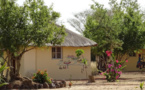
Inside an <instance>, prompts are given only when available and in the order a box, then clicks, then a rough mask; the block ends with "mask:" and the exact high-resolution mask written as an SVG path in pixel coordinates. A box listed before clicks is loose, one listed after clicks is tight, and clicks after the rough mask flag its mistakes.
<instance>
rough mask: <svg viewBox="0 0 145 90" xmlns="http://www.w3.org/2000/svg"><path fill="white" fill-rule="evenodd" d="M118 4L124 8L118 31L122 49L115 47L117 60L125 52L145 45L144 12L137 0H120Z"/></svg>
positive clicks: (127, 52)
mask: <svg viewBox="0 0 145 90" xmlns="http://www.w3.org/2000/svg"><path fill="white" fill-rule="evenodd" d="M120 6H121V7H122V10H124V16H123V22H122V24H121V25H120V28H121V32H120V33H119V39H120V40H121V41H123V44H122V49H115V53H116V58H117V59H119V60H121V59H122V57H123V56H124V55H125V54H129V53H131V52H134V51H136V50H139V49H142V48H144V45H145V36H144V35H145V26H144V20H143V17H144V14H143V13H142V11H141V10H140V8H139V4H138V3H137V0H122V1H121V3H120ZM127 58H128V57H127Z"/></svg>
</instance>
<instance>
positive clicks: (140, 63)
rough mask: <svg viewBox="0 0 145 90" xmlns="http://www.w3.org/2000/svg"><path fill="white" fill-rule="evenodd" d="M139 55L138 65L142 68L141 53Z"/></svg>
mask: <svg viewBox="0 0 145 90" xmlns="http://www.w3.org/2000/svg"><path fill="white" fill-rule="evenodd" d="M138 56H139V57H138V61H137V65H138V66H139V67H140V69H141V65H142V62H141V60H142V59H141V54H139V55H138Z"/></svg>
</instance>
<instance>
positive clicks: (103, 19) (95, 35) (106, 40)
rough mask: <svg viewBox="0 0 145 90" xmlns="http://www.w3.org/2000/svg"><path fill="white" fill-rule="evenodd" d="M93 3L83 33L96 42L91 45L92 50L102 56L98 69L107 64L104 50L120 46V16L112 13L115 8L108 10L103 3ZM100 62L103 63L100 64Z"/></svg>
mask: <svg viewBox="0 0 145 90" xmlns="http://www.w3.org/2000/svg"><path fill="white" fill-rule="evenodd" d="M94 3H95V5H92V6H91V8H92V10H93V12H94V13H93V14H92V15H90V16H88V17H87V22H86V25H85V30H84V35H85V36H86V37H87V38H90V39H92V40H94V41H95V42H97V44H98V46H96V47H93V49H92V52H93V53H94V54H95V55H98V56H100V57H101V58H102V59H100V60H99V61H98V69H100V68H99V67H106V64H107V56H106V54H105V51H107V50H113V49H114V48H121V45H122V41H121V40H119V39H118V33H119V32H120V28H118V27H119V25H120V24H121V22H117V21H118V20H120V19H121V17H120V18H119V15H120V14H118V13H117V14H115V13H114V12H116V11H117V10H114V11H113V10H108V9H106V8H104V6H103V5H101V4H99V3H97V2H94ZM116 22H117V23H116ZM100 62H105V63H104V65H103V66H102V63H101V64H100ZM99 65H101V66H99Z"/></svg>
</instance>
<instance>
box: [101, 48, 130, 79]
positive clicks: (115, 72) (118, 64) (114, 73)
mask: <svg viewBox="0 0 145 90" xmlns="http://www.w3.org/2000/svg"><path fill="white" fill-rule="evenodd" d="M106 53H107V56H108V57H109V58H111V60H110V61H109V64H108V67H107V70H106V72H103V73H101V74H102V75H104V76H106V80H107V81H109V82H113V81H115V80H117V79H118V78H119V77H120V75H121V74H122V69H124V68H125V67H126V65H125V66H123V63H124V62H125V61H118V60H115V57H114V54H112V52H111V51H106ZM126 62H128V60H126Z"/></svg>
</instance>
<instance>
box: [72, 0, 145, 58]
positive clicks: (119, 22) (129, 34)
mask: <svg viewBox="0 0 145 90" xmlns="http://www.w3.org/2000/svg"><path fill="white" fill-rule="evenodd" d="M109 5H110V9H106V8H104V6H103V5H101V4H99V3H97V2H95V1H94V4H93V5H92V6H91V10H89V13H87V14H86V12H87V10H86V12H85V11H83V12H80V13H78V14H75V15H74V17H75V19H70V20H72V21H69V22H70V24H71V25H72V24H73V25H72V26H74V27H75V28H76V29H78V28H77V27H80V28H81V29H80V30H81V32H83V35H84V36H85V37H87V38H89V39H91V40H93V41H95V42H97V44H98V46H97V47H93V48H92V53H93V54H94V55H96V54H97V55H99V56H102V57H106V56H105V51H106V50H112V49H114V52H115V55H116V58H117V59H118V60H121V58H122V57H123V56H124V55H125V54H128V53H130V52H133V51H135V50H139V49H141V48H144V44H145V35H144V34H145V22H144V21H145V20H144V16H145V14H143V12H142V11H141V9H140V7H139V4H138V3H137V0H120V1H117V0H110V2H109ZM82 22H84V23H82ZM82 27H84V28H83V29H82Z"/></svg>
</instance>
